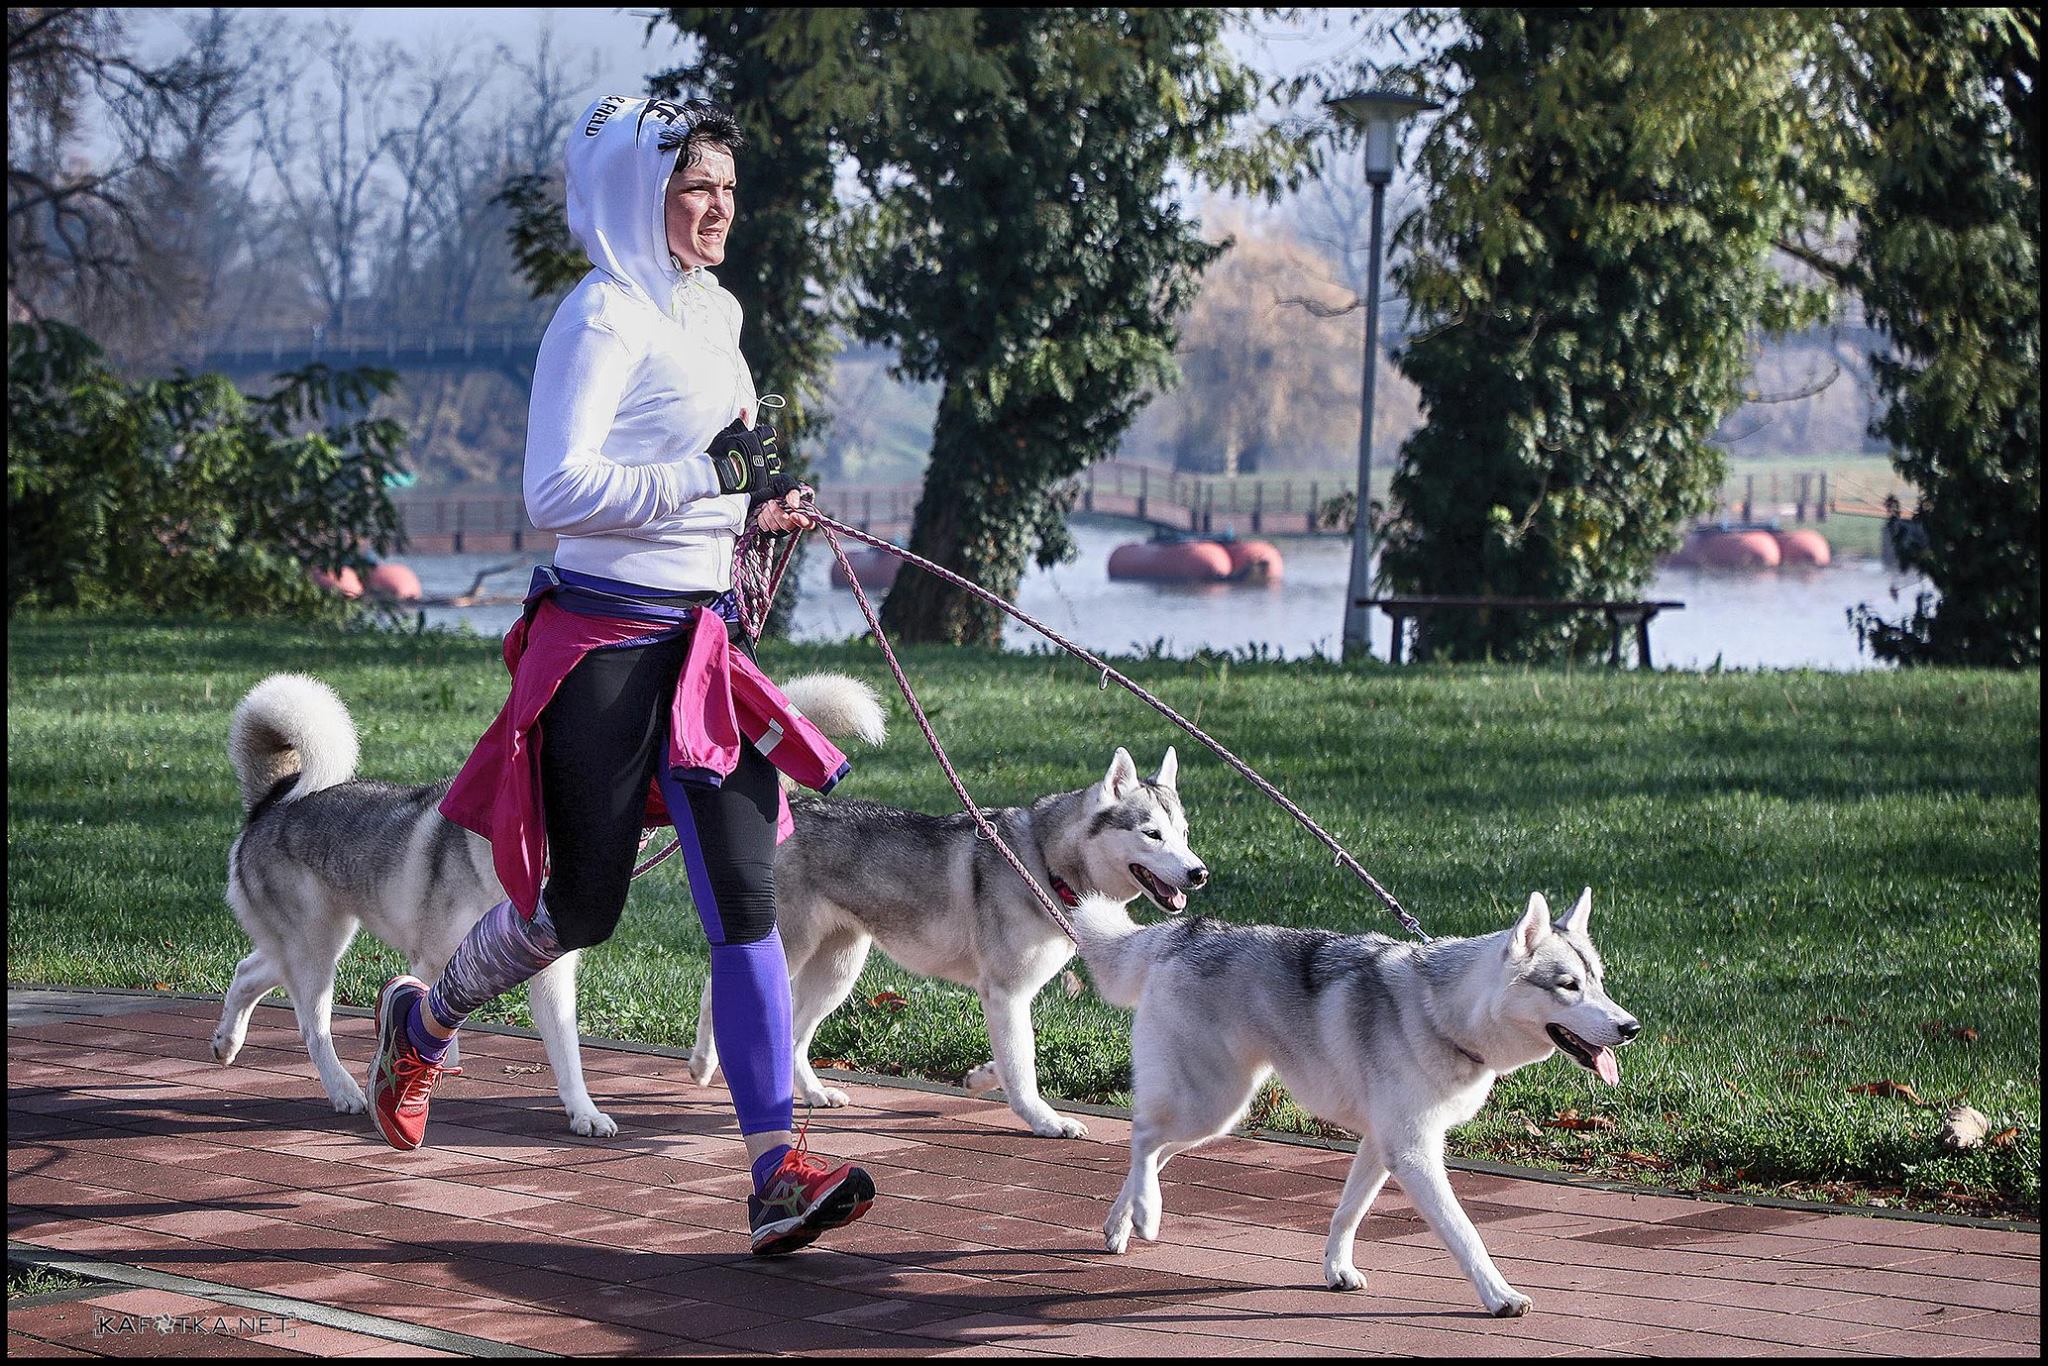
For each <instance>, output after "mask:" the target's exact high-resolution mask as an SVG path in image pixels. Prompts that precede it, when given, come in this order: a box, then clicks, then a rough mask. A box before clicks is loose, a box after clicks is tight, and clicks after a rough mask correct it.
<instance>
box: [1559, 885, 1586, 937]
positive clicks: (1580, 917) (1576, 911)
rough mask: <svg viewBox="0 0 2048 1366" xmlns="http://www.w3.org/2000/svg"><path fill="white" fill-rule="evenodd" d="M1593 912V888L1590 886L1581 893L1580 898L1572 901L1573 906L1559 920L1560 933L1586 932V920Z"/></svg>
mask: <svg viewBox="0 0 2048 1366" xmlns="http://www.w3.org/2000/svg"><path fill="white" fill-rule="evenodd" d="M1592 914H1593V889H1592V888H1591V887H1588V888H1587V889H1586V890H1585V891H1583V892H1580V893H1579V899H1578V900H1577V901H1574V902H1573V903H1572V908H1571V909H1570V910H1568V911H1566V912H1565V913H1564V918H1563V919H1562V920H1560V921H1558V922H1557V931H1558V933H1559V934H1584V933H1585V932H1586V921H1587V920H1588V919H1589V918H1590V917H1591V916H1592Z"/></svg>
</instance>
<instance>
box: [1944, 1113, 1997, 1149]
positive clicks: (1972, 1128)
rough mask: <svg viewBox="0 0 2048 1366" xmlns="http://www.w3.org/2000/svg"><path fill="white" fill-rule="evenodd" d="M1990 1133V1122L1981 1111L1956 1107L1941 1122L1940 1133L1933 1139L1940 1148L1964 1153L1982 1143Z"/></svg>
mask: <svg viewBox="0 0 2048 1366" xmlns="http://www.w3.org/2000/svg"><path fill="white" fill-rule="evenodd" d="M1990 1131H1991V1121H1990V1120H1988V1119H1986V1118H1984V1115H1983V1113H1982V1112H1981V1111H1978V1110H1973V1109H1971V1108H1970V1107H1969V1106H1967V1105H1958V1106H1956V1107H1955V1108H1954V1109H1953V1110H1950V1111H1949V1112H1948V1115H1947V1117H1946V1118H1945V1119H1943V1121H1942V1125H1941V1131H1940V1132H1939V1133H1937V1134H1936V1135H1935V1136H1934V1137H1935V1139H1936V1141H1937V1142H1939V1143H1940V1144H1941V1146H1942V1147H1944V1148H1946V1149H1948V1150H1949V1151H1950V1152H1952V1153H1966V1152H1968V1151H1970V1149H1972V1148H1975V1147H1979V1146H1981V1145H1982V1144H1983V1142H1984V1135H1985V1134H1987V1133H1989V1132H1990Z"/></svg>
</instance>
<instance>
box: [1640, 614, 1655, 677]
mask: <svg viewBox="0 0 2048 1366" xmlns="http://www.w3.org/2000/svg"><path fill="white" fill-rule="evenodd" d="M1656 615H1657V614H1656V613H1655V612H1645V613H1643V619H1642V620H1641V621H1638V622H1637V623H1636V663H1637V665H1638V666H1640V667H1642V668H1645V669H1648V668H1651V667H1653V666H1652V665H1651V663H1650V618H1651V617H1654V616H1656Z"/></svg>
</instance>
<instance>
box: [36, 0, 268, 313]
mask: <svg viewBox="0 0 2048 1366" xmlns="http://www.w3.org/2000/svg"><path fill="white" fill-rule="evenodd" d="M126 24H127V15H126V14H125V13H124V12H122V11H119V10H109V9H79V8H50V7H35V8H24V9H10V10H8V11H7V113H8V137H7V304H8V316H9V318H10V320H15V319H23V318H40V317H50V316H61V315H67V314H68V315H71V316H76V315H77V313H78V312H79V311H80V310H81V309H84V308H89V307H90V306H92V304H93V303H94V302H95V301H96V300H97V299H98V298H99V297H100V296H101V295H104V294H106V293H108V292H131V293H132V292H135V291H139V290H143V289H146V288H147V287H149V286H150V285H152V284H153V283H154V281H153V279H152V275H151V271H152V268H153V267H154V266H155V265H156V264H157V263H156V261H155V260H154V258H153V256H152V254H151V252H150V247H151V245H152V243H153V238H152V226H153V225H152V219H153V216H154V212H155V208H156V204H155V201H154V200H152V199H151V197H150V194H149V191H150V190H151V189H152V188H154V187H155V186H156V185H159V184H161V179H160V177H161V175H162V173H163V172H165V171H166V170H168V169H170V168H169V166H168V165H167V162H166V159H165V154H166V147H165V138H166V136H168V135H171V134H174V133H178V132H186V131H189V129H190V128H191V127H192V126H193V124H194V122H195V120H196V121H198V122H201V123H204V122H206V120H207V118H208V117H209V114H208V111H215V110H217V109H218V107H219V106H220V104H221V103H222V101H223V100H224V99H225V98H226V94H225V92H226V90H227V88H228V87H230V86H232V85H233V83H234V81H235V79H236V76H237V72H236V71H235V70H233V69H232V66H231V64H230V63H229V61H228V59H227V57H226V53H225V49H224V47H212V48H209V47H206V46H204V45H201V46H197V47H195V48H194V49H193V50H192V51H189V52H186V53H183V54H181V55H179V56H178V57H176V58H174V59H172V60H171V61H168V62H162V63H150V62H145V61H143V60H142V59H141V58H140V57H138V56H137V55H136V54H135V52H134V51H133V50H132V45H131V43H130V40H129V37H128V33H127V29H126ZM106 133H111V134H112V135H113V137H114V138H115V139H116V141H117V143H118V146H117V149H116V151H115V153H114V155H113V156H111V157H102V156H100V155H98V154H96V153H95V151H94V150H92V149H90V147H89V143H90V141H91V138H92V137H93V135H95V134H106Z"/></svg>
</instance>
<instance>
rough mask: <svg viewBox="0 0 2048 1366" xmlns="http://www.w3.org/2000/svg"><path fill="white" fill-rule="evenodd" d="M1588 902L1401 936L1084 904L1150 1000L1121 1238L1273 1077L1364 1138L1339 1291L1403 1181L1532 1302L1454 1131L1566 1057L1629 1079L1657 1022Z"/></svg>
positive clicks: (1135, 1053) (1500, 1311)
mask: <svg viewBox="0 0 2048 1366" xmlns="http://www.w3.org/2000/svg"><path fill="white" fill-rule="evenodd" d="M1592 908H1593V892H1592V889H1591V888H1588V889H1587V890H1586V891H1584V892H1582V893H1581V894H1580V896H1579V899H1578V901H1577V903H1576V904H1574V905H1573V906H1572V908H1571V909H1570V910H1569V911H1567V912H1565V914H1564V917H1563V918H1562V919H1561V920H1558V921H1557V922H1556V923H1555V924H1553V923H1552V922H1551V918H1550V907H1549V905H1548V904H1547V903H1546V902H1545V901H1544V899H1543V897H1542V895H1541V894H1540V893H1539V894H1536V895H1532V896H1531V897H1530V898H1529V904H1528V908H1527V909H1526V910H1525V911H1524V912H1523V914H1522V918H1521V919H1520V920H1519V921H1517V922H1516V923H1515V925H1514V927H1513V928H1511V929H1506V930H1501V931H1499V932H1498V933H1495V934H1489V935H1481V936H1479V937H1477V938H1472V939H1439V940H1437V941H1435V942H1433V943H1430V944H1404V943H1398V942H1396V941H1394V940H1392V939H1389V938H1387V937H1386V936H1385V935H1379V934H1364V935H1356V936H1345V935H1338V934H1333V933H1330V932H1328V931H1324V930H1298V929H1283V928H1279V927H1276V926H1252V927H1237V926H1229V925H1223V924H1220V923H1218V922H1216V921H1213V920H1207V919H1203V918H1200V917H1196V918H1193V919H1189V920H1182V921H1176V922H1166V923H1160V924H1155V925H1150V926H1146V927H1143V928H1140V927H1139V926H1137V925H1135V924H1133V923H1132V921H1131V919H1130V917H1129V916H1128V915H1127V914H1126V913H1125V912H1124V910H1123V908H1122V907H1121V906H1118V905H1117V904H1116V903H1114V902H1112V901H1108V900H1104V899H1101V898H1095V897H1088V898H1084V899H1083V900H1082V903H1081V906H1080V913H1079V915H1078V917H1077V918H1076V921H1075V928H1076V930H1077V932H1078V933H1079V934H1080V937H1081V955H1082V958H1083V960H1084V961H1085V962H1086V963H1087V965H1088V969H1089V972H1090V975H1091V976H1093V978H1094V979H1095V985H1096V989H1097V990H1098V991H1099V992H1101V994H1102V995H1103V997H1104V998H1105V999H1107V1000H1109V1001H1110V1002H1112V1003H1113V1004H1116V1005H1122V1006H1128V1007H1134V1008H1135V1009H1136V1012H1137V1015H1136V1019H1135V1020H1134V1021H1133V1024H1132V1028H1131V1085H1132V1093H1133V1094H1132V1105H1131V1170H1130V1175H1129V1177H1128V1179H1126V1180H1125V1182H1124V1186H1123V1190H1122V1192H1121V1193H1120V1194H1118V1196H1117V1198H1116V1203H1115V1204H1114V1205H1113V1206H1112V1207H1111V1209H1110V1212H1109V1218H1108V1220H1107V1221H1106V1222H1105V1223H1104V1225H1103V1238H1104V1244H1105V1246H1107V1247H1108V1249H1109V1250H1110V1251H1111V1252H1114V1253H1121V1252H1122V1251H1124V1249H1125V1248H1126V1247H1127V1246H1129V1243H1130V1238H1131V1234H1132V1232H1133V1231H1135V1232H1136V1233H1137V1235H1138V1236H1139V1237H1140V1238H1143V1239H1145V1240H1147V1241H1148V1242H1149V1241H1154V1240H1156V1239H1157V1238H1158V1236H1159V1214H1160V1194H1159V1172H1160V1169H1161V1168H1162V1167H1164V1166H1165V1165H1166V1164H1167V1162H1168V1161H1169V1160H1171V1159H1172V1158H1173V1157H1175V1156H1176V1155H1178V1154H1180V1153H1183V1152H1186V1151H1187V1150H1188V1149H1190V1148H1192V1147H1195V1146H1196V1145H1197V1144H1201V1143H1206V1142H1207V1141H1209V1140H1210V1139H1212V1138H1216V1137H1218V1136H1219V1135H1222V1134H1224V1133H1226V1132H1228V1131H1229V1130H1231V1129H1232V1128H1234V1127H1235V1126H1236V1125H1237V1124H1238V1123H1239V1122H1240V1121H1241V1120H1242V1119H1243V1117H1244V1113H1245V1110H1246V1108H1247V1107H1248V1106H1249V1104H1250V1102H1251V1099H1252V1096H1253V1094H1254V1093H1255V1092H1256V1091H1257V1090H1258V1088H1259V1087H1260V1085H1261V1084H1262V1083H1264V1081H1265V1080H1266V1078H1267V1077H1268V1076H1270V1075H1272V1074H1274V1073H1276V1072H1277V1073H1278V1074H1279V1077H1280V1080H1281V1081H1282V1082H1283V1083H1284V1084H1285V1085H1286V1086H1287V1089H1288V1092H1289V1093H1290V1094H1291V1095H1292V1096H1293V1098H1294V1100H1295V1102H1296V1103H1297V1104H1299V1105H1300V1106H1302V1108H1304V1109H1306V1110H1308V1111H1309V1112H1310V1113H1312V1114H1314V1115H1315V1116H1317V1117H1318V1118H1320V1119H1323V1120H1326V1121H1328V1122H1330V1123H1333V1124H1339V1125H1342V1126H1344V1127H1345V1128H1347V1129H1350V1130H1352V1131H1354V1132H1356V1133H1357V1134H1359V1135H1360V1137H1359V1142H1358V1154H1357V1157H1356V1158H1355V1159H1354V1160H1353V1162H1352V1165H1351V1174H1350V1176H1349V1178H1348V1179H1347V1180H1346V1181H1345V1182H1344V1192H1343V1195H1342V1196H1341V1197H1339V1199H1338V1202H1337V1212H1336V1215H1335V1217H1334V1218H1332V1219H1331V1221H1330V1236H1329V1240H1328V1242H1327V1243H1326V1244H1325V1245H1324V1248H1323V1279H1324V1281H1325V1282H1326V1283H1327V1284H1328V1285H1329V1287H1330V1288H1331V1289H1332V1290H1362V1289H1364V1287H1365V1277H1364V1276H1363V1275H1362V1274H1360V1272H1359V1271H1358V1269H1357V1267H1356V1266H1354V1265H1353V1264H1352V1260H1351V1248H1352V1241H1353V1238H1354V1237H1355V1235H1356V1234H1357V1232H1358V1225H1359V1222H1360V1220H1362V1219H1363V1218H1364V1217H1365V1214H1366V1211H1367V1210H1368V1209H1370V1208H1371V1207H1372V1202H1373V1199H1374V1197H1376V1196H1377V1195H1378V1194H1379V1193H1380V1189H1381V1187H1382V1186H1384V1185H1385V1184H1386V1181H1387V1178H1388V1177H1389V1176H1392V1177H1394V1178H1395V1179H1396V1180H1398V1181H1399V1182H1400V1183H1401V1189H1402V1190H1404V1191H1406V1192H1407V1194H1408V1198H1409V1199H1410V1200H1411V1201H1413V1202H1414V1204H1415V1208H1416V1209H1417V1210H1418V1211H1419V1212H1420V1213H1421V1215H1422V1217H1423V1219H1425V1220H1426V1221H1427V1222H1428V1224H1429V1226H1430V1227H1431V1228H1432V1229H1434V1230H1435V1231H1436V1234H1437V1236H1438V1237H1439V1238H1441V1239H1443V1241H1444V1244H1445V1246H1447V1247H1448V1248H1449V1249H1450V1251H1451V1255H1452V1256H1453V1257H1455V1258H1456V1259H1457V1261H1458V1265H1459V1267H1460V1268H1461V1269H1462V1270H1463V1271H1464V1273H1465V1276H1466V1278H1467V1279H1469V1280H1470V1281H1471V1282H1472V1285H1473V1288H1474V1289H1476V1290H1477V1291H1478V1292H1479V1301H1480V1303H1481V1304H1482V1305H1484V1306H1485V1307H1486V1309H1487V1311H1488V1312H1489V1313H1491V1314H1493V1315H1495V1316H1496V1317H1503V1318H1507V1317H1516V1316H1519V1315H1522V1314H1525V1313H1527V1312H1528V1311H1529V1308H1530V1304H1531V1301H1530V1299H1529V1297H1528V1296H1526V1295H1523V1294H1521V1293H1520V1292H1519V1291H1517V1290H1515V1289H1514V1287H1512V1286H1510V1285H1509V1284H1508V1283H1507V1281H1506V1280H1504V1279H1503V1278H1502V1276H1501V1274H1500V1272H1499V1270H1498V1269H1496V1268H1495V1266H1494V1264H1493V1260H1492V1258H1490V1257H1488V1256H1487V1254H1486V1248H1485V1247H1484V1246H1482V1245H1481V1243H1480V1241H1479V1233H1478V1230H1476V1229H1475V1228H1473V1226H1472V1221H1471V1219H1470V1218H1469V1217H1467V1215H1466V1214H1465V1211H1464V1209H1463V1208H1462V1207H1461V1206H1460V1205H1459V1204H1458V1199H1457V1196H1456V1195H1455V1194H1453V1193H1452V1191H1451V1185H1450V1181H1449V1180H1448V1179H1447V1178H1446V1177H1445V1175H1444V1134H1445V1132H1446V1131H1447V1130H1449V1129H1450V1128H1451V1127H1452V1126H1454V1125H1458V1124H1463V1123H1465V1122H1466V1121H1467V1120H1469V1119H1471V1118H1472V1117H1473V1116H1474V1115H1476V1114H1478V1113H1479V1108H1480V1106H1481V1105H1483V1104H1484V1103H1485V1101H1486V1096H1487V1092H1488V1091H1489V1090H1491V1089H1492V1086H1493V1081H1494V1078H1495V1077H1499V1076H1505V1075H1506V1074H1507V1073H1509V1072H1512V1071H1514V1070H1515V1069H1516V1068H1519V1067H1526V1066H1528V1065H1529V1064H1530V1063H1533V1062H1541V1061H1542V1060H1543V1059H1545V1058H1547V1057H1549V1056H1550V1055H1551V1054H1552V1053H1553V1052H1559V1051H1562V1052H1563V1053H1564V1054H1565V1055H1566V1056H1567V1057H1569V1058H1570V1059H1571V1060H1572V1061H1573V1062H1575V1063H1577V1064H1578V1065H1579V1066H1581V1067H1583V1068H1585V1069H1586V1070H1588V1071H1589V1072H1592V1073H1594V1074H1596V1075H1597V1076H1598V1077H1599V1078H1600V1080H1602V1081H1603V1082H1606V1083H1607V1084H1608V1085H1609V1086H1613V1085H1616V1084H1617V1083H1618V1082H1619V1081H1620V1080H1621V1072H1620V1067H1619V1064H1618V1063H1617V1062H1616V1061H1615V1055H1614V1050H1615V1049H1616V1048H1618V1047H1620V1046H1621V1045H1622V1044H1625V1043H1627V1042H1629V1041H1630V1040H1631V1039H1633V1038H1635V1036H1636V1034H1637V1032H1638V1031H1639V1030H1640V1029H1641V1028H1642V1026H1641V1025H1640V1024H1639V1023H1638V1022H1637V1020H1636V1018H1635V1017H1634V1016H1633V1015H1631V1014H1629V1013H1628V1012H1627V1011H1626V1010H1623V1009H1622V1008H1621V1007H1620V1006H1618V1005H1616V1004H1615V1003H1614V1002H1613V1001H1612V1000H1610V999H1608V996H1607V992H1606V990H1605V988H1604V985H1603V982H1602V979H1603V978H1604V976H1605V975H1606V970H1605V966H1604V965H1603V964H1602V962H1601V960H1600V954H1599V951H1598V950H1596V949H1595V948H1594V947H1593V941H1592V940H1591V938H1589V937H1588V935H1587V931H1586V922H1587V920H1588V919H1589V917H1590V916H1591V914H1592ZM1223 1003H1227V1007H1226V1006H1225V1005H1224V1004H1223Z"/></svg>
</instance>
